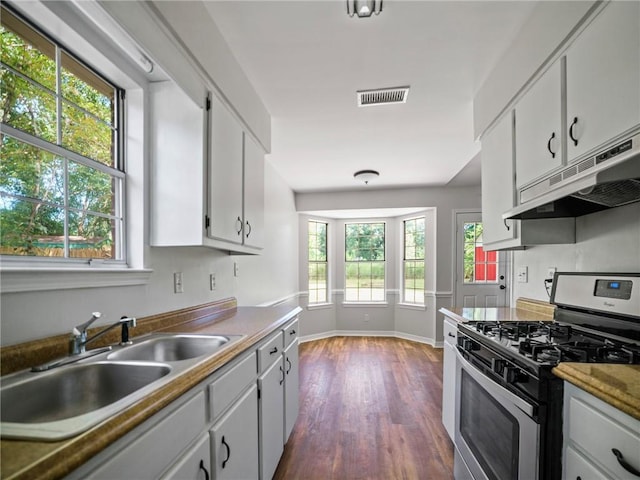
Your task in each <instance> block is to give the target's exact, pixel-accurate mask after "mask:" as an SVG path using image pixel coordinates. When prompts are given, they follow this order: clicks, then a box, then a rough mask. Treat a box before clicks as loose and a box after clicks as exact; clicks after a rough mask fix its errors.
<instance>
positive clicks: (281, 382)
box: [280, 365, 284, 385]
mask: <svg viewBox="0 0 640 480" xmlns="http://www.w3.org/2000/svg"><path fill="white" fill-rule="evenodd" d="M280 373H281V374H282V378H281V379H280V385H282V384H283V383H284V368H282V365H280Z"/></svg>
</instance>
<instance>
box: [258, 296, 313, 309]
mask: <svg viewBox="0 0 640 480" xmlns="http://www.w3.org/2000/svg"><path fill="white" fill-rule="evenodd" d="M306 294H307V293H306V292H294V293H290V294H289V295H286V296H284V297H280V298H278V299H277V300H272V301H270V302H264V303H261V304H259V305H258V307H276V306H278V305H281V304H283V303H286V302H289V301H291V300H293V299H294V298H295V299H296V300H297V299H298V297H302V296H305V295H306Z"/></svg>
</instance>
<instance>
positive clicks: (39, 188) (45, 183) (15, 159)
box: [0, 135, 64, 228]
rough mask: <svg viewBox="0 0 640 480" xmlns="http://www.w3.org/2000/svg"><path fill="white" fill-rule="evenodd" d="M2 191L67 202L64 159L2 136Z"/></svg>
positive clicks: (0, 179)
mask: <svg viewBox="0 0 640 480" xmlns="http://www.w3.org/2000/svg"><path fill="white" fill-rule="evenodd" d="M0 191H2V192H5V193H9V194H13V195H21V196H24V197H31V198H35V199H38V200H44V201H45V202H50V203H57V204H59V205H64V163H63V160H61V159H60V158H58V157H56V156H55V155H53V154H52V153H49V152H47V151H45V150H41V149H39V148H36V147H33V146H31V145H28V144H26V143H23V142H20V141H19V140H16V139H14V138H12V137H9V136H8V135H2V161H1V162H0ZM16 228H19V226H16Z"/></svg>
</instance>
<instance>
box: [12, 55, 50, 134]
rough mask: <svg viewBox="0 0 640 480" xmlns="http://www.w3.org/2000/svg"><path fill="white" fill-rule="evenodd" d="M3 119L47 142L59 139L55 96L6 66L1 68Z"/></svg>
mask: <svg viewBox="0 0 640 480" xmlns="http://www.w3.org/2000/svg"><path fill="white" fill-rule="evenodd" d="M1 73H2V74H1V76H0V92H1V93H0V101H1V102H2V112H1V113H2V120H3V122H5V123H7V124H9V125H10V126H12V127H14V128H17V129H18V130H22V131H23V132H27V133H30V134H31V135H34V136H36V137H38V138H42V139H43V140H46V141H47V142H51V143H56V142H57V138H58V135H57V126H56V125H57V124H56V99H55V97H54V96H53V95H52V94H50V93H49V92H47V91H45V90H42V89H41V88H38V87H36V86H34V85H32V84H31V83H29V82H27V81H26V80H23V79H22V78H20V77H18V76H17V75H14V74H13V73H11V72H9V71H8V70H6V69H5V68H3V69H1Z"/></svg>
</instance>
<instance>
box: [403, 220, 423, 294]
mask: <svg viewBox="0 0 640 480" xmlns="http://www.w3.org/2000/svg"><path fill="white" fill-rule="evenodd" d="M424 222H425V218H424V217H419V218H412V219H409V220H405V221H404V222H402V223H403V246H404V248H403V250H404V259H403V275H402V284H403V290H402V291H403V301H404V302H405V303H416V304H419V305H424V268H425V265H424V226H425V225H424Z"/></svg>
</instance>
